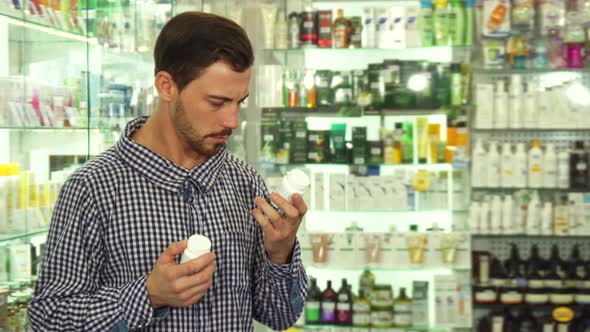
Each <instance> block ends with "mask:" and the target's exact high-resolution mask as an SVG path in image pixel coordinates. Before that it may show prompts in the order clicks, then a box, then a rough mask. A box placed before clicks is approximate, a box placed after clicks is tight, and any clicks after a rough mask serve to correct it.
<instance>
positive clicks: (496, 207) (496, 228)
mask: <svg viewBox="0 0 590 332" xmlns="http://www.w3.org/2000/svg"><path fill="white" fill-rule="evenodd" d="M491 204H492V207H491V210H490V231H491V233H492V234H502V233H503V232H504V230H503V229H502V200H501V199H500V196H497V195H494V196H493V197H492V202H491Z"/></svg>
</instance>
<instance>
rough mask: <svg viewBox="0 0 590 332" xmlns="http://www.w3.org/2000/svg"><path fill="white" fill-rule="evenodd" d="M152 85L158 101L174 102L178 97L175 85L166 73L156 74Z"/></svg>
mask: <svg viewBox="0 0 590 332" xmlns="http://www.w3.org/2000/svg"><path fill="white" fill-rule="evenodd" d="M154 83H155V86H156V90H158V95H159V96H160V100H162V101H165V102H170V101H172V100H176V98H177V97H178V88H177V87H176V83H175V82H174V79H173V78H172V75H170V74H169V73H168V72H166V71H161V72H159V73H157V74H156V78H155V79H154Z"/></svg>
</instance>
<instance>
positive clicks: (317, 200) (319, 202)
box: [312, 173, 326, 211]
mask: <svg viewBox="0 0 590 332" xmlns="http://www.w3.org/2000/svg"><path fill="white" fill-rule="evenodd" d="M312 178H313V184H312V186H313V188H312V192H313V200H312V201H313V205H312V206H313V209H315V210H317V211H322V210H324V209H325V208H326V207H325V203H324V202H325V199H324V195H325V192H326V189H325V187H324V178H325V177H324V173H313V174H312Z"/></svg>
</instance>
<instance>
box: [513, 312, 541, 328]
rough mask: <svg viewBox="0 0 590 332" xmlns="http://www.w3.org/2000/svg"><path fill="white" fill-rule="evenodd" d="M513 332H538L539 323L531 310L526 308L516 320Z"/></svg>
mask: <svg viewBox="0 0 590 332" xmlns="http://www.w3.org/2000/svg"><path fill="white" fill-rule="evenodd" d="M510 331H511V332H537V331H539V323H538V322H537V320H536V319H535V317H534V316H533V315H532V313H531V309H530V308H528V307H525V308H523V309H522V311H521V312H520V314H519V315H518V316H516V317H515V318H514V324H512V326H511V328H510Z"/></svg>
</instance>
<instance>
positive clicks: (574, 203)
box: [568, 193, 590, 236]
mask: <svg viewBox="0 0 590 332" xmlns="http://www.w3.org/2000/svg"><path fill="white" fill-rule="evenodd" d="M568 207H569V211H568V212H569V225H568V226H569V228H570V233H571V234H575V235H582V236H583V235H590V193H568Z"/></svg>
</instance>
